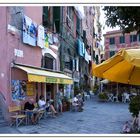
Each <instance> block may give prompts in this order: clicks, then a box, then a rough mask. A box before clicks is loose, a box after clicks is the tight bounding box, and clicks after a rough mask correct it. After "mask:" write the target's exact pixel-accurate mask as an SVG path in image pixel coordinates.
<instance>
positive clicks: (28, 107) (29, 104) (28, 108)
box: [24, 99, 38, 124]
mask: <svg viewBox="0 0 140 140" xmlns="http://www.w3.org/2000/svg"><path fill="white" fill-rule="evenodd" d="M33 102H34V101H33V99H29V101H27V102H26V103H25V105H24V110H25V112H26V114H27V116H28V118H29V119H30V118H31V120H32V123H33V124H35V123H36V121H37V117H38V115H37V112H36V113H35V112H34V109H35V106H34V104H33Z"/></svg>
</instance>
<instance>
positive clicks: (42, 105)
mask: <svg viewBox="0 0 140 140" xmlns="http://www.w3.org/2000/svg"><path fill="white" fill-rule="evenodd" d="M38 106H39V108H40V109H46V111H47V112H48V111H49V109H50V110H51V111H52V113H53V116H55V114H57V112H56V110H55V108H54V106H53V105H52V102H51V101H50V100H49V99H47V102H45V100H44V96H42V95H41V96H40V99H39V101H38Z"/></svg>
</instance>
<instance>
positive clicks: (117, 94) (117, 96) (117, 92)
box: [117, 83, 119, 102]
mask: <svg viewBox="0 0 140 140" xmlns="http://www.w3.org/2000/svg"><path fill="white" fill-rule="evenodd" d="M118 95H119V91H118V83H117V98H118ZM117 102H118V101H117Z"/></svg>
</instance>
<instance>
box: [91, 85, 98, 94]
mask: <svg viewBox="0 0 140 140" xmlns="http://www.w3.org/2000/svg"><path fill="white" fill-rule="evenodd" d="M92 91H93V93H94V94H95V95H97V93H98V85H95V86H94V88H93V90H92Z"/></svg>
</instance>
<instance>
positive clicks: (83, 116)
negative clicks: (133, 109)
mask: <svg viewBox="0 0 140 140" xmlns="http://www.w3.org/2000/svg"><path fill="white" fill-rule="evenodd" d="M130 119H131V114H130V113H129V110H128V104H124V103H111V102H106V103H105V102H98V101H97V100H96V98H94V99H90V100H87V101H86V102H85V106H84V111H83V112H70V111H68V112H64V113H63V114H62V115H59V116H58V117H57V118H46V119H42V120H41V121H40V123H39V124H37V125H28V126H20V127H18V128H15V127H3V128H0V133H1V134H2V133H3V134H5V133H7V134H11V133H14V134H120V131H121V129H122V125H123V124H124V122H125V121H126V120H130Z"/></svg>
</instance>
